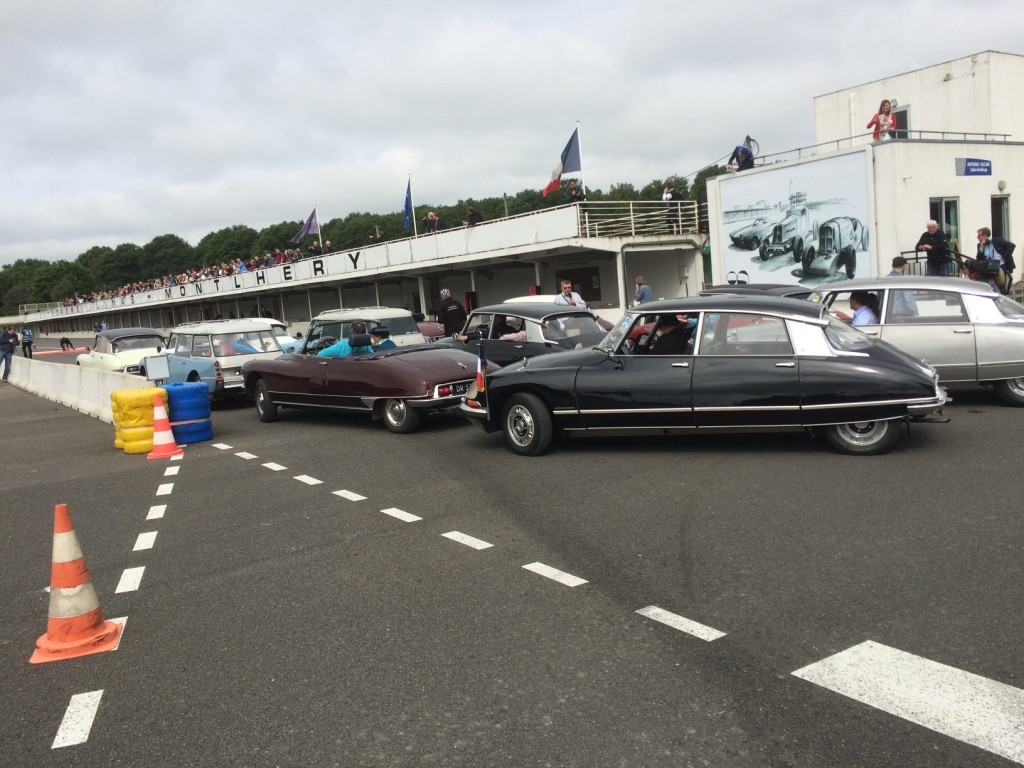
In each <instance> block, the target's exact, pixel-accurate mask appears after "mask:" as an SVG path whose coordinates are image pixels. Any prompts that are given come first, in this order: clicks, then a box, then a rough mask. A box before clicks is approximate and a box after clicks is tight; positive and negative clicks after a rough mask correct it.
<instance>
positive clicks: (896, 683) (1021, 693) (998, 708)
mask: <svg viewBox="0 0 1024 768" xmlns="http://www.w3.org/2000/svg"><path fill="white" fill-rule="evenodd" d="M793 674H794V675H795V676H796V677H799V678H801V679H803V680H807V681H809V682H812V683H815V684H816V685H820V686H822V687H823V688H827V689H828V690H830V691H835V692H836V693H840V694H842V695H843V696H848V697H850V698H851V699H854V700H856V701H859V702H862V703H864V704H867V705H869V706H872V707H875V708H876V709H880V710H882V711H883V712H888V713H889V714H891V715H896V716H897V717H902V718H903V719H904V720H909V721H910V722H912V723H917V724H918V725H923V726H924V727H925V728H930V729H931V730H933V731H938V732H939V733H941V734H944V735H946V736H949V737H951V738H954V739H958V740H960V741H964V742H966V743H968V744H972V745H974V746H975V747H980V748H981V749H984V750H988V751H989V752H992V753H994V754H997V755H1000V756H1002V757H1005V758H1007V759H1009V760H1014V761H1016V762H1018V763H1024V690H1021V689H1020V688H1014V687H1013V686H1010V685H1006V684H1005V683H999V682H996V681H995V680H989V679H987V678H984V677H981V676H980V675H975V674H972V673H970V672H965V671H963V670H962V669H957V668H956V667H949V666H946V665H945V664H940V663H938V662H935V661H930V660H928V659H925V658H922V657H920V656H915V655H914V654H912V653H907V652H906V651H900V650H898V649H896V648H890V647H889V646H886V645H882V644H881V643H876V642H873V641H871V640H868V641H866V642H863V643H860V644H859V645H855V646H853V647H852V648H848V649H847V650H845V651H842V652H840V653H837V654H835V655H834V656H829V657H828V658H827V659H822V660H821V661H818V662H815V663H814V664H809V665H807V666H806V667H803V668H802V669H798V670H797V671H796V672H794V673H793Z"/></svg>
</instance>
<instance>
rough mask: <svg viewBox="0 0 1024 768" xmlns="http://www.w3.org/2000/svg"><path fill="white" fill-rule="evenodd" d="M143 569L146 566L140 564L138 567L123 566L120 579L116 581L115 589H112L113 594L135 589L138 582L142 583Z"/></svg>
mask: <svg viewBox="0 0 1024 768" xmlns="http://www.w3.org/2000/svg"><path fill="white" fill-rule="evenodd" d="M145 570H146V566H144V565H140V566H139V567H138V568H125V569H124V571H123V572H122V573H121V580H120V581H119V582H117V589H115V590H114V594H117V593H118V592H134V591H135V590H137V589H138V588H139V584H141V583H142V572H143V571H145Z"/></svg>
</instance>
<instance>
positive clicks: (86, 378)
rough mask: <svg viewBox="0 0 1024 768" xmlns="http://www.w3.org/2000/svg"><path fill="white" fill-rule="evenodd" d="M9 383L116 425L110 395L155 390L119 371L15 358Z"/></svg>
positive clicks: (133, 376)
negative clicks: (118, 392) (129, 390)
mask: <svg viewBox="0 0 1024 768" xmlns="http://www.w3.org/2000/svg"><path fill="white" fill-rule="evenodd" d="M10 382H11V383H12V384H14V385H15V386H18V387H21V388H22V389H24V390H25V391H26V392H31V393H32V394H33V395H38V396H39V397H44V398H46V399H47V400H53V401H55V402H58V403H60V404H62V405H66V406H68V407H69V408H74V409H75V410H76V411H81V412H82V413H85V414H88V415H89V416H92V417H93V418H96V419H99V420H100V421H105V422H106V423H107V424H113V423H114V414H113V413H112V412H111V410H110V395H111V393H112V392H116V391H117V390H119V389H143V388H146V387H152V386H155V385H154V384H153V382H151V381H148V380H147V379H144V378H143V377H142V376H135V375H133V374H130V373H119V372H116V371H96V370H93V369H92V368H83V367H81V366H78V365H67V364H65V363H48V362H46V361H45V360H35V359H29V358H24V357H16V358H14V365H13V366H12V368H11V377H10Z"/></svg>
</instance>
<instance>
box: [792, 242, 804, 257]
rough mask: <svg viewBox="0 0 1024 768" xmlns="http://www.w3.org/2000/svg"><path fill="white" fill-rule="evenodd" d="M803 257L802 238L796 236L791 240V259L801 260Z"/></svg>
mask: <svg viewBox="0 0 1024 768" xmlns="http://www.w3.org/2000/svg"><path fill="white" fill-rule="evenodd" d="M803 258H804V240H803V238H802V237H798V238H797V239H796V240H794V241H793V261H799V262H802V261H803Z"/></svg>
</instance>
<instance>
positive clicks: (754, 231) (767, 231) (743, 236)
mask: <svg viewBox="0 0 1024 768" xmlns="http://www.w3.org/2000/svg"><path fill="white" fill-rule="evenodd" d="M774 226H775V220H774V219H768V218H765V217H764V216H761V217H759V218H757V219H754V220H753V221H752V222H750V223H749V224H747V225H746V226H744V227H741V228H740V229H737V230H736V231H734V232H730V233H729V239H730V240H732V243H733V245H735V246H736V247H737V248H745V249H747V250H748V251H756V250H757V249H758V248H760V247H761V243H763V242H764V241H765V240H767V239H768V237H769V236H770V235H771V232H772V227H774Z"/></svg>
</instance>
